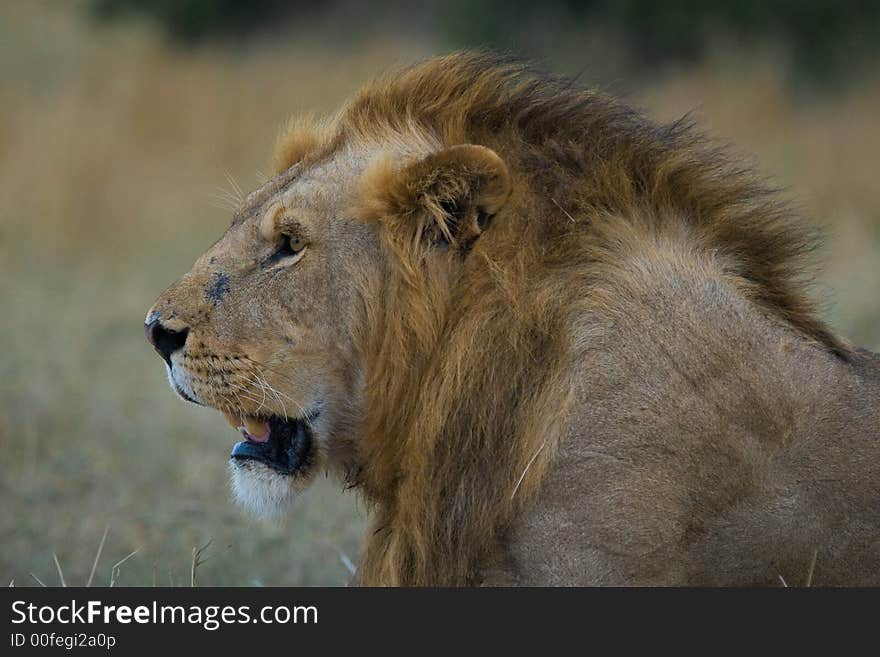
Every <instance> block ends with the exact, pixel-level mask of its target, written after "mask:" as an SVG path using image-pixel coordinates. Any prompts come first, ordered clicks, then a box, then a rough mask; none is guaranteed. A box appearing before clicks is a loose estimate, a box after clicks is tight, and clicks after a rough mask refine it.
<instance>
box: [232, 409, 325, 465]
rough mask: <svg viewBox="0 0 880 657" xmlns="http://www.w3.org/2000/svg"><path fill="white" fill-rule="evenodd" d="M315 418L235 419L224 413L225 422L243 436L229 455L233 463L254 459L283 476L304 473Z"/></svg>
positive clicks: (309, 459)
mask: <svg viewBox="0 0 880 657" xmlns="http://www.w3.org/2000/svg"><path fill="white" fill-rule="evenodd" d="M315 417H316V416H308V417H304V418H281V417H278V416H271V417H268V418H256V417H250V416H249V417H244V418H240V419H239V418H236V417H234V416H231V415H228V414H227V415H226V419H227V421H229V423H230V424H231V425H232V426H233V427H235V428H236V429H238V431H239V432H241V434H242V436H244V440H242V441H240V442H237V443H236V444H235V446H234V447H233V448H232V454H230V458H231V459H232V460H233V461H237V462H245V461H258V462H259V463H262V464H263V465H266V466H268V467H270V468H272V469H273V470H275V471H276V472H278V473H280V474H284V475H295V474H298V473H302V472H305V471H306V470H308V468H309V465H310V464H311V460H312V453H313V444H314V436H313V435H312V429H311V426H310V423H311V421H312V420H314V419H315Z"/></svg>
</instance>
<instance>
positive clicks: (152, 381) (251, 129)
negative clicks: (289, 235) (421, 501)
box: [0, 2, 880, 585]
mask: <svg viewBox="0 0 880 657" xmlns="http://www.w3.org/2000/svg"><path fill="white" fill-rule="evenodd" d="M75 16H76V14H75V12H74V11H73V10H72V9H71V7H70V5H69V4H61V3H56V4H43V3H25V2H19V3H4V4H3V5H2V7H0V67H2V76H0V79H2V80H3V84H2V85H0V300H2V307H3V314H2V320H0V321H2V324H0V327H2V336H3V342H2V351H0V447H2V450H3V455H4V462H5V464H6V467H4V468H3V470H2V474H0V495H2V506H3V508H4V513H3V514H2V516H0V575H3V576H5V577H6V580H7V581H10V580H15V581H17V582H20V583H28V582H29V580H30V583H33V582H40V583H42V582H45V583H46V584H49V585H57V584H59V583H60V581H56V580H60V578H61V576H62V574H63V578H64V580H65V581H66V583H68V584H71V585H76V584H84V583H86V582H93V583H94V584H95V585H107V584H109V583H111V582H112V583H113V584H118V585H131V584H139V585H149V584H159V585H163V584H178V585H186V584H190V583H193V582H195V581H196V575H198V583H199V584H203V585H248V584H273V585H276V584H278V585H281V584H340V583H343V582H345V581H347V580H348V579H349V577H350V574H349V568H350V564H351V562H352V561H353V560H354V559H355V558H356V554H357V549H358V544H359V541H360V535H361V532H362V531H363V526H364V520H363V511H362V509H358V508H357V507H358V502H357V499H356V498H355V496H353V495H352V494H342V493H341V491H340V488H341V487H340V486H339V485H337V484H336V483H334V482H332V481H329V480H328V481H322V482H319V484H318V485H317V486H316V487H315V489H314V490H313V491H312V492H311V493H310V494H309V495H308V496H307V497H306V498H305V499H303V500H302V502H301V504H299V505H298V506H297V508H296V509H294V510H293V512H292V513H291V514H290V515H289V517H288V518H287V519H286V520H285V521H284V522H283V523H282V524H280V525H278V524H266V523H260V522H257V521H254V520H251V519H249V518H247V517H245V516H244V515H243V514H242V513H241V512H240V511H239V510H238V509H237V508H235V507H234V506H233V505H232V504H231V503H230V501H229V493H228V489H227V483H226V451H227V450H228V449H229V447H230V446H231V444H232V442H233V441H234V440H235V436H234V435H233V434H232V433H231V432H230V430H229V428H228V427H227V426H226V424H225V422H224V421H223V420H222V418H221V417H220V416H219V414H217V413H214V412H211V411H207V410H200V409H195V408H193V407H189V406H185V405H183V404H181V403H179V402H178V401H176V400H175V399H174V398H173V397H172V395H171V393H170V392H169V391H168V389H167V385H166V383H165V380H164V373H163V367H162V364H161V362H160V361H159V359H158V358H156V357H155V356H154V355H153V354H152V353H151V351H150V350H149V349H148V348H147V346H146V344H145V342H144V340H143V332H142V328H141V322H142V321H143V315H144V313H145V311H146V308H147V307H148V306H149V305H150V303H151V302H152V300H153V298H154V297H155V296H156V294H157V293H158V292H159V291H160V290H161V289H162V287H163V286H164V285H166V284H168V283H170V282H171V281H172V280H174V278H176V276H177V275H178V274H180V273H181V272H183V271H185V270H186V269H187V268H188V267H189V265H190V263H191V262H192V260H193V259H194V258H195V256H196V255H198V253H199V252H200V251H201V250H202V249H203V248H204V247H205V246H207V245H208V244H210V243H211V242H212V241H213V240H214V239H216V238H217V236H219V234H220V233H221V232H222V230H223V228H224V226H225V225H226V223H227V221H228V218H229V215H230V212H229V210H228V208H224V207H218V206H223V205H224V204H228V203H229V202H232V201H233V199H234V198H235V197H237V196H238V194H239V192H238V190H237V189H235V187H236V186H238V187H241V188H242V189H245V190H247V189H249V188H252V187H253V186H255V185H256V184H257V183H258V181H259V178H260V172H261V171H262V172H263V173H267V172H268V171H269V168H270V167H269V152H270V147H271V144H272V143H273V141H274V138H275V133H276V127H277V126H279V125H280V124H281V123H282V121H283V120H284V119H285V118H286V117H287V116H288V114H289V113H291V112H296V111H301V110H306V109H316V110H318V111H320V110H325V109H328V108H331V107H333V106H334V105H335V104H336V103H337V102H339V100H340V99H342V98H343V97H345V96H346V95H347V94H348V93H349V92H350V91H351V90H352V89H353V88H354V87H356V86H357V85H358V84H359V82H360V81H361V80H363V79H364V78H365V77H368V76H369V75H371V74H372V73H373V72H375V71H377V70H379V69H382V68H384V67H386V66H388V65H389V64H393V63H396V62H401V61H407V60H409V59H412V58H414V57H418V56H422V55H424V54H426V52H427V50H426V49H425V46H415V45H413V44H412V43H406V42H403V41H400V40H399V39H398V40H393V41H392V40H389V39H385V38H383V37H381V36H377V37H376V40H375V42H373V43H359V44H347V46H346V47H347V50H346V51H345V52H342V51H339V50H333V49H331V48H329V47H327V45H326V44H325V43H322V42H321V40H320V35H317V36H308V35H302V34H300V35H291V37H290V38H289V39H285V40H278V41H273V43H272V44H270V45H263V46H260V47H257V48H253V49H250V50H248V51H239V52H235V53H229V52H221V51H211V50H207V51H199V52H197V53H194V54H193V53H189V54H188V53H182V52H174V51H172V50H169V49H168V48H166V47H165V46H163V45H162V43H161V41H160V40H158V39H156V38H155V37H154V35H152V34H151V33H149V32H148V31H143V30H141V29H140V28H138V29H135V28H133V27H132V26H130V25H126V26H123V27H119V28H113V29H106V28H97V27H95V26H91V25H87V24H84V23H82V22H81V21H79V20H76V18H75ZM765 64H766V63H765V62H757V63H755V62H753V63H746V64H745V65H742V64H740V65H739V66H745V68H737V67H734V66H732V65H730V64H722V63H716V64H713V65H711V66H705V67H703V68H701V69H699V70H696V71H690V72H683V73H680V74H678V75H675V76H670V77H669V78H668V79H664V80H662V81H657V82H656V83H655V84H653V85H652V86H650V87H649V88H644V89H638V90H636V91H635V94H634V95H635V98H636V99H637V100H638V101H639V102H640V103H641V104H642V105H643V106H645V107H647V108H648V109H649V110H650V111H651V112H652V113H654V114H656V115H657V116H660V117H663V118H669V117H672V116H674V115H676V114H679V113H681V112H683V111H686V110H690V109H694V108H696V109H697V115H698V117H699V118H700V119H701V120H702V121H703V122H704V123H705V124H706V125H707V126H708V127H709V128H710V129H711V130H712V131H713V132H715V133H716V134H718V135H719V136H721V137H722V138H724V139H728V140H730V141H733V142H735V143H737V144H738V145H739V146H740V147H741V148H742V149H743V150H745V151H748V152H753V153H755V154H756V155H757V158H758V160H759V161H760V162H761V164H762V166H763V167H764V169H765V170H768V171H771V172H773V173H774V174H775V175H776V176H777V177H778V179H780V180H781V181H782V182H783V183H784V184H786V185H788V186H789V187H790V188H791V190H792V193H793V195H794V196H795V197H797V198H798V199H799V200H800V201H801V202H802V204H803V205H804V207H805V209H806V211H807V213H808V214H809V215H810V216H812V217H815V219H816V220H817V221H821V222H822V223H824V224H825V225H826V227H827V228H828V230H829V232H830V234H831V239H830V241H829V244H828V248H827V250H826V252H825V255H826V259H827V263H828V264H827V268H826V275H825V276H824V277H823V278H822V279H821V281H820V282H821V283H822V286H823V289H824V290H825V293H824V294H823V297H824V298H827V299H829V300H830V303H829V304H828V305H829V318H830V319H831V321H832V322H833V323H834V324H835V326H837V327H838V328H839V329H841V330H842V331H843V332H844V333H845V334H847V335H849V336H850V337H852V338H855V339H856V340H857V341H859V342H861V343H863V344H866V345H867V346H871V347H873V348H875V349H876V348H878V347H880V297H878V295H877V280H878V277H880V187H878V186H877V184H876V182H875V181H874V179H873V176H874V171H875V170H876V164H877V160H878V157H877V153H878V152H880V125H878V121H880V119H878V117H880V85H878V84H877V83H876V82H871V83H866V84H865V86H863V87H856V88H853V89H852V90H850V91H847V92H845V93H842V94H838V95H836V96H833V97H827V98H797V97H793V96H791V95H789V94H787V93H786V92H785V91H784V90H783V85H782V83H781V81H780V77H779V75H778V74H776V73H774V70H775V69H774V68H773V67H772V66H766V65H765ZM229 180H232V181H233V182H229ZM235 181H237V182H235ZM832 292H833V294H832ZM108 526H109V531H107V533H106V536H105V538H104V539H102V538H101V537H102V534H103V533H104V531H105V528H107V527H108ZM211 540H212V542H211V543H210V545H209V546H207V547H206V548H204V549H202V548H200V547H199V546H206V544H207V543H208V542H209V541H211ZM99 545H100V548H99ZM55 555H57V557H55ZM126 555H128V556H126ZM62 566H63V570H62Z"/></svg>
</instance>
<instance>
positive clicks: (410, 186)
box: [368, 144, 510, 251]
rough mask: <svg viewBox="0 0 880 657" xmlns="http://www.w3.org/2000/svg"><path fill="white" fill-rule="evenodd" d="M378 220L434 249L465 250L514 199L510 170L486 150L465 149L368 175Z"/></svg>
mask: <svg viewBox="0 0 880 657" xmlns="http://www.w3.org/2000/svg"><path fill="white" fill-rule="evenodd" d="M369 178H370V180H369V183H368V187H369V188H370V191H369V194H370V195H371V196H372V198H371V200H370V201H369V202H368V204H369V206H370V207H371V208H372V210H373V214H374V216H375V217H376V218H377V219H379V220H380V221H382V222H383V223H386V224H390V227H392V228H393V229H396V230H403V231H405V232H407V233H409V236H410V237H411V238H414V239H418V240H420V241H425V242H427V243H429V244H432V245H438V246H448V247H450V248H454V249H458V250H461V251H467V250H468V249H469V248H470V247H471V246H472V245H473V243H474V241H476V239H477V238H478V237H479V236H480V234H481V233H482V232H483V231H484V230H486V228H487V227H488V226H489V223H490V221H491V220H492V217H493V216H494V215H495V214H496V213H497V212H498V211H499V210H500V209H501V208H502V207H503V205H504V203H505V202H506V201H507V197H508V196H509V195H510V174H509V172H508V170H507V165H506V164H505V163H504V160H502V159H501V158H500V157H499V156H498V154H497V153H495V151H493V150H491V149H489V148H486V147H485V146H477V145H474V144H463V145H459V146H451V147H449V148H446V149H444V150H441V151H438V152H435V153H431V154H430V155H427V156H425V157H424V158H422V159H421V160H418V161H416V162H413V163H411V164H408V165H406V166H405V167H403V168H402V169H399V168H397V167H395V166H393V164H392V163H391V162H389V161H387V160H386V161H385V162H384V163H380V164H379V166H378V167H377V170H375V171H373V172H372V174H371V175H370V176H369Z"/></svg>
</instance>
